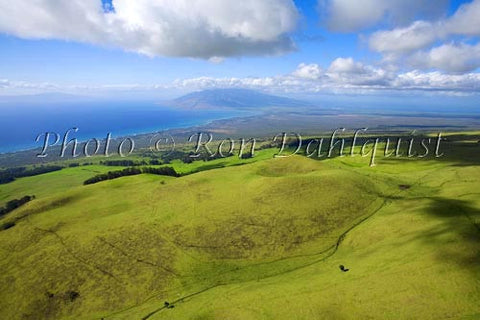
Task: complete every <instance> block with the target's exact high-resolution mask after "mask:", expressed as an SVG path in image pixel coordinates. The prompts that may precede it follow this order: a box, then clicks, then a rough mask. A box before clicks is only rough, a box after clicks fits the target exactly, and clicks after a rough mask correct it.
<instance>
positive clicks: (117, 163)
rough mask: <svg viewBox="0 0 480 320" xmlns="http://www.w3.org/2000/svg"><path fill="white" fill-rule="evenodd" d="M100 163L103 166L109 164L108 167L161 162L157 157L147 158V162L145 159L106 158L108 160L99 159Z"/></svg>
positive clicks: (158, 163)
mask: <svg viewBox="0 0 480 320" xmlns="http://www.w3.org/2000/svg"><path fill="white" fill-rule="evenodd" d="M100 164H102V165H104V166H109V167H139V166H145V165H148V164H149V165H152V166H154V165H160V164H162V162H161V161H159V160H157V159H152V160H149V161H148V162H147V161H146V160H142V161H139V160H126V159H125V160H108V161H100Z"/></svg>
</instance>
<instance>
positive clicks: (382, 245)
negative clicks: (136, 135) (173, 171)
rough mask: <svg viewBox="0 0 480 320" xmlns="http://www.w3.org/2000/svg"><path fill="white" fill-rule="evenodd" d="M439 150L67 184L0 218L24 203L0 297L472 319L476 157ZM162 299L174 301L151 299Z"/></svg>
mask: <svg viewBox="0 0 480 320" xmlns="http://www.w3.org/2000/svg"><path fill="white" fill-rule="evenodd" d="M228 161H234V160H228ZM252 161H253V160H252ZM454 161H455V159H451V160H449V159H445V160H443V161H426V160H393V159H389V160H383V161H380V163H379V165H378V166H377V167H376V168H368V167H367V163H366V162H367V161H366V159H361V158H358V157H357V158H349V157H346V158H337V159H332V160H328V161H323V162H319V161H315V160H310V159H306V158H303V157H294V158H290V159H271V160H265V161H259V162H255V163H252V164H248V165H244V166H241V167H231V168H224V169H217V170H210V171H205V172H201V173H197V174H194V175H190V176H186V177H182V178H179V179H174V178H167V177H158V176H150V175H141V176H134V177H126V178H121V179H118V180H113V181H107V182H104V183H100V184H97V185H92V186H86V187H84V186H77V187H73V185H72V188H70V189H68V190H67V191H64V192H58V193H56V194H54V195H51V196H49V197H40V198H39V199H37V200H35V201H33V202H31V203H29V204H27V205H26V206H25V207H23V208H21V209H19V210H17V211H16V212H14V213H13V214H12V215H10V216H8V217H7V218H6V219H14V218H16V217H17V218H18V217H23V218H22V219H21V220H19V221H18V223H17V225H16V226H15V227H14V228H12V229H9V230H5V231H2V232H0V244H1V245H0V255H1V257H2V259H1V262H0V267H1V268H2V270H3V274H2V276H1V277H0V288H1V290H0V292H1V299H0V309H1V310H2V311H3V312H2V314H5V315H8V317H9V318H27V319H36V318H46V317H50V318H72V319H78V318H80V316H83V317H84V318H86V319H90V318H95V317H96V318H100V317H106V318H107V319H109V318H112V319H117V318H123V319H137V318H142V317H145V316H148V315H150V314H151V316H150V319H163V318H165V319H189V318H191V319H211V318H220V319H222V318H229V319H250V318H251V319H278V318H283V319H310V318H340V319H342V318H347V319H349V318H352V319H356V318H392V319H396V318H412V315H414V317H415V318H424V319H443V318H449V317H453V318H459V317H461V316H471V317H472V318H475V317H478V316H479V313H480V308H479V307H478V300H479V298H480V282H479V279H480V278H479V276H478V275H479V271H480V270H479V265H480V264H479V262H478V260H479V250H478V247H479V246H478V244H479V240H480V239H479V230H478V224H479V221H480V213H479V212H480V200H478V193H477V192H478V190H479V185H480V181H479V179H478V178H479V177H480V168H479V166H478V165H475V164H470V163H467V164H462V165H454ZM216 162H219V163H218V164H221V161H220V160H217V161H216ZM216 162H212V163H207V164H208V165H215V164H216ZM218 164H217V165H218ZM229 164H233V162H232V163H229ZM174 165H178V164H174ZM194 165H195V166H199V165H201V163H196V164H194ZM204 165H205V164H204ZM222 165H225V163H223V164H222ZM188 168H189V167H188V166H186V167H184V168H183V170H185V171H184V172H186V171H188V170H190V169H188ZM74 169H77V168H73V169H67V170H65V171H62V174H65V173H69V172H71V170H74ZM177 169H179V170H180V168H177ZM180 171H181V170H180ZM72 174H73V172H72ZM45 176H46V175H45ZM38 180H39V181H41V179H38ZM18 182H20V180H19V181H18ZM14 183H17V182H14ZM399 184H409V185H412V188H410V189H408V190H400V189H399V188H398V185H399ZM45 185H48V186H50V185H49V184H47V183H46V184H45ZM475 190H477V191H475ZM58 191H59V190H58ZM27 193H28V192H27ZM29 193H32V192H29ZM2 195H3V193H2ZM360 222H361V223H360ZM475 223H476V224H475ZM357 224H358V225H357ZM354 226H356V227H354ZM352 227H354V228H352ZM342 234H344V235H345V236H344V237H341V236H342ZM339 237H341V238H342V239H343V242H341V244H340V246H338V248H337V244H338V243H339V242H338V240H339ZM339 264H344V265H346V266H347V267H349V268H350V269H351V270H350V271H349V272H347V273H342V272H340V271H339V269H338V265H339ZM71 290H74V291H78V292H79V293H80V297H79V298H78V299H76V300H75V301H73V302H71V301H70V300H69V299H68V296H67V292H68V291H71ZM47 293H53V296H50V297H49V296H48V295H47ZM192 294H193V295H192ZM190 295H192V296H190ZM165 300H168V301H177V300H178V301H177V302H176V303H175V305H176V307H175V308H174V309H161V307H162V305H163V301H165ZM155 311H157V312H155Z"/></svg>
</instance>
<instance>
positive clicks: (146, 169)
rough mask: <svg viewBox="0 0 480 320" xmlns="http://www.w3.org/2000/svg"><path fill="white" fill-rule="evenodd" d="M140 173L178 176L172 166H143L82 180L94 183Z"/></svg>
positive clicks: (85, 182) (85, 183) (86, 182)
mask: <svg viewBox="0 0 480 320" xmlns="http://www.w3.org/2000/svg"><path fill="white" fill-rule="evenodd" d="M142 173H150V174H157V175H161V176H171V177H178V176H179V174H178V173H177V172H176V171H175V169H173V168H172V167H161V168H152V167H144V168H133V167H130V168H125V169H123V170H119V171H109V172H107V173H104V174H99V175H96V176H94V177H92V178H90V179H87V180H85V181H84V182H83V184H84V185H88V184H94V183H98V182H101V181H105V180H112V179H117V178H121V177H126V176H134V175H138V174H142Z"/></svg>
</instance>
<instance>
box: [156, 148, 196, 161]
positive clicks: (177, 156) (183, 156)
mask: <svg viewBox="0 0 480 320" xmlns="http://www.w3.org/2000/svg"><path fill="white" fill-rule="evenodd" d="M161 159H162V160H163V162H164V163H170V162H171V161H172V160H180V161H182V162H183V163H192V162H193V159H192V158H191V157H190V154H189V153H186V152H182V151H172V152H169V153H165V154H162V155H161Z"/></svg>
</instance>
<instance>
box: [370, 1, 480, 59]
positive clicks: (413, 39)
mask: <svg viewBox="0 0 480 320" xmlns="http://www.w3.org/2000/svg"><path fill="white" fill-rule="evenodd" d="M478 17H480V0H475V1H473V2H471V3H467V4H464V5H462V6H460V7H459V8H458V10H457V11H456V12H455V13H454V14H453V16H451V17H449V18H445V19H441V20H437V21H435V22H426V21H415V22H414V23H412V24H411V25H409V26H407V27H404V28H395V29H393V30H382V31H377V32H374V33H373V34H372V36H371V37H370V39H369V45H370V48H371V49H373V50H375V51H379V52H383V53H385V52H394V53H405V52H410V51H414V50H419V49H424V48H426V47H428V46H430V45H431V44H433V43H434V42H435V41H437V40H438V39H444V38H447V37H449V36H454V35H466V36H480V19H478Z"/></svg>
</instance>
